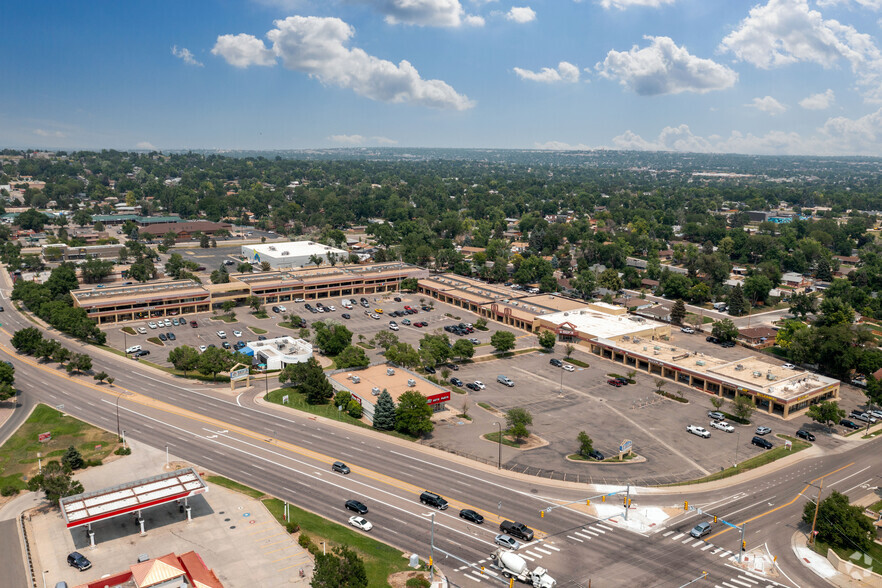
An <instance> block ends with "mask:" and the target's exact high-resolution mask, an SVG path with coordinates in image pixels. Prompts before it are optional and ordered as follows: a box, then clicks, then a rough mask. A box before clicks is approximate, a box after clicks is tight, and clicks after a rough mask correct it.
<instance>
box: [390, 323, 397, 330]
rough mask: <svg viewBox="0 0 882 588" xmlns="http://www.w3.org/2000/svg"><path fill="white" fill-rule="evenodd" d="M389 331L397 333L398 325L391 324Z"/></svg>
mask: <svg viewBox="0 0 882 588" xmlns="http://www.w3.org/2000/svg"><path fill="white" fill-rule="evenodd" d="M389 330H390V331H397V330H398V325H396V324H395V323H392V324H390V325H389Z"/></svg>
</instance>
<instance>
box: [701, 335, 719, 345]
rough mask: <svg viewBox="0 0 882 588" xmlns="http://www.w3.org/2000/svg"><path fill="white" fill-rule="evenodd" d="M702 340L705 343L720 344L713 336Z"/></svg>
mask: <svg viewBox="0 0 882 588" xmlns="http://www.w3.org/2000/svg"><path fill="white" fill-rule="evenodd" d="M704 340H705V341H707V342H708V343H714V344H717V343H719V342H720V340H719V339H717V338H716V337H714V336H713V335H711V336H710V337H705V338H704Z"/></svg>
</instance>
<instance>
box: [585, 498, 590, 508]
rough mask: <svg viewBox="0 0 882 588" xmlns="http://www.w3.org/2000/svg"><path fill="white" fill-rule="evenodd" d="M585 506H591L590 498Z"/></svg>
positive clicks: (586, 500)
mask: <svg viewBox="0 0 882 588" xmlns="http://www.w3.org/2000/svg"><path fill="white" fill-rule="evenodd" d="M585 506H591V499H590V498H586V499H585Z"/></svg>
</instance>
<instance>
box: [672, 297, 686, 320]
mask: <svg viewBox="0 0 882 588" xmlns="http://www.w3.org/2000/svg"><path fill="white" fill-rule="evenodd" d="M684 318H686V305H685V304H684V303H683V301H682V300H680V299H677V301H676V302H675V303H674V307H673V308H671V322H672V323H674V324H675V325H682V324H683V319H684Z"/></svg>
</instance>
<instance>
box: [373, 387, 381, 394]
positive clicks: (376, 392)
mask: <svg viewBox="0 0 882 588" xmlns="http://www.w3.org/2000/svg"><path fill="white" fill-rule="evenodd" d="M371 394H373V395H374V396H379V395H380V389H379V388H377V387H376V386H374V387H373V388H371Z"/></svg>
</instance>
